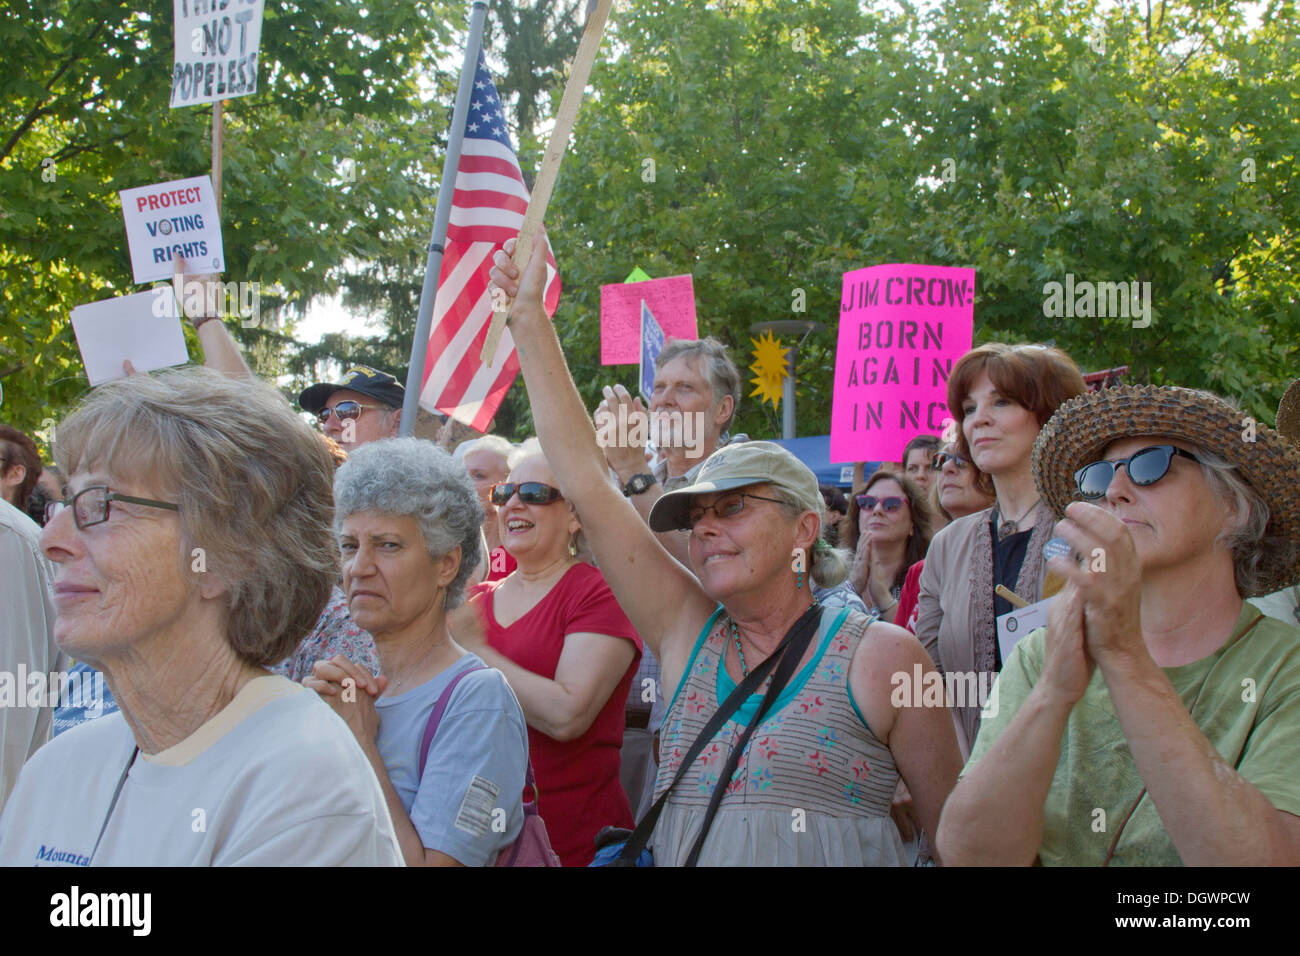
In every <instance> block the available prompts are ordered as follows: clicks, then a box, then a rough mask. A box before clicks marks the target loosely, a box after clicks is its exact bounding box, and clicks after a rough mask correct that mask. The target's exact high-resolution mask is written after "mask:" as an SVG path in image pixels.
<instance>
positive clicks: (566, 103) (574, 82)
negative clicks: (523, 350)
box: [479, 0, 613, 366]
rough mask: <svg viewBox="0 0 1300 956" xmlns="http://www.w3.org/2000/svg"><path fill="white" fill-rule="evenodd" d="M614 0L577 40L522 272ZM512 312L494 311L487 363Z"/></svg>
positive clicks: (523, 246)
mask: <svg viewBox="0 0 1300 956" xmlns="http://www.w3.org/2000/svg"><path fill="white" fill-rule="evenodd" d="M612 3H613V0H596V9H595V11H594V12H593V13H592V14H591V15H590V16H588V17H587V25H586V27H584V28H583V31H582V39H581V40H580V41H579V42H578V53H577V55H576V56H575V57H574V58H573V68H572V69H571V70H570V71H569V81H568V83H567V84H565V87H564V97H563V98H562V99H561V100H560V111H559V113H557V114H556V117H555V129H554V130H553V131H552V132H551V139H550V141H549V142H548V143H547V144H546V154H545V155H544V156H543V157H542V168H541V169H540V170H538V172H537V182H536V183H534V184H533V195H532V199H531V201H530V202H529V203H528V211H527V212H525V213H524V224H523V225H522V226H521V227H520V228H519V241H518V243H516V245H515V254H514V257H513V260H512V261H513V262H514V264H515V266H516V268H518V269H519V272H520V273H521V274H522V273H523V271H524V269H526V268H527V267H528V260H529V259H530V258H531V257H532V254H533V240H534V239H535V238H536V236H537V230H538V229H539V228H540V227H541V225H542V219H543V217H544V216H545V215H546V206H547V204H548V203H550V201H551V192H552V191H553V190H554V189H555V177H556V176H557V175H558V174H559V171H560V162H561V161H562V160H563V159H564V151H565V150H566V149H567V148H568V146H569V136H570V135H572V133H573V124H574V123H575V122H576V121H577V119H578V109H579V107H581V106H582V95H583V92H584V91H585V90H586V88H587V77H589V76H590V75H591V67H592V65H593V64H594V63H595V62H596V51H597V50H598V49H600V37H601V34H602V33H604V32H605V21H606V20H607V19H609V8H610V6H611V5H612ZM509 315H510V308H509V305H507V307H506V309H505V311H502V312H494V313H493V314H492V324H491V326H489V328H488V334H487V339H486V340H485V341H484V342H483V353H482V355H480V356H479V358H480V360H481V361H482V362H483V364H484V365H488V366H491V364H492V359H493V358H494V357H495V356H496V351H497V344H498V343H499V342H500V341H501V330H502V329H504V328H505V325H506V318H507V317H508V316H509Z"/></svg>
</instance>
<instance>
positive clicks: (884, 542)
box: [844, 471, 930, 621]
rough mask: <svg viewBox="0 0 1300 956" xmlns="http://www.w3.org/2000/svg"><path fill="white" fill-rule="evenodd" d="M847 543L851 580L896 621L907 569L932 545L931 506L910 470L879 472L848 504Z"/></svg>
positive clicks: (872, 607) (882, 614)
mask: <svg viewBox="0 0 1300 956" xmlns="http://www.w3.org/2000/svg"><path fill="white" fill-rule="evenodd" d="M844 546H845V547H846V548H850V549H852V551H853V552H854V560H853V569H852V571H851V572H850V573H849V580H850V581H852V582H853V587H854V589H855V590H856V591H857V592H858V593H859V594H860V595H862V599H863V600H864V601H865V602H866V604H867V607H868V609H869V613H871V614H874V615H875V616H877V617H879V618H880V619H881V620H883V621H893V620H894V616H895V614H896V613H897V610H898V602H899V597H900V595H901V594H902V591H903V581H904V579H905V578H906V577H907V569H908V568H910V567H911V566H912V565H914V564H915V563H916V562H918V561H920V560H921V559H922V558H924V557H925V549H926V548H928V547H929V546H930V509H929V506H928V505H927V504H926V502H925V496H924V493H923V492H922V491H921V489H920V488H919V487H918V486H917V485H915V484H914V483H913V482H912V479H910V478H908V477H906V476H905V475H901V474H895V473H893V472H888V471H877V472H875V473H874V474H873V475H872V476H871V477H870V478H868V479H867V483H866V484H865V485H863V486H862V490H861V491H860V492H858V493H857V494H855V495H854V496H853V500H852V502H851V503H850V505H849V514H848V523H847V534H846V536H845V540H844Z"/></svg>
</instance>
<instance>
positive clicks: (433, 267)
mask: <svg viewBox="0 0 1300 956" xmlns="http://www.w3.org/2000/svg"><path fill="white" fill-rule="evenodd" d="M487 9H488V5H487V2H486V0H475V2H474V8H473V10H471V11H470V15H469V39H468V40H467V41H466V43H465V65H464V66H462V67H461V70H460V86H459V87H458V88H457V90H456V107H455V109H454V110H452V114H451V136H449V137H448V139H447V157H446V159H445V160H444V161H443V164H442V184H441V185H440V186H439V187H438V205H437V208H436V209H435V210H434V214H433V238H432V239H431V240H429V257H428V259H427V260H426V261H425V265H424V287H423V288H422V289H421V290H420V310H419V312H418V313H417V314H416V319H415V339H414V340H413V341H412V342H411V367H410V368H409V369H408V370H407V373H406V399H405V400H404V401H403V403H402V421H401V424H400V425H399V427H398V434H399V435H401V436H403V437H410V436H411V435H414V434H415V419H416V417H417V416H418V415H419V413H420V411H419V409H420V389H421V388H422V387H423V386H424V363H425V360H426V359H427V358H428V352H429V327H430V326H431V325H432V324H433V304H434V300H435V299H437V297H438V275H439V273H441V271H442V252H443V248H444V246H445V244H446V242H447V223H448V222H450V221H451V202H452V196H453V195H454V194H455V192H456V174H457V172H458V170H459V169H460V150H461V145H462V142H463V140H464V139H465V123H466V117H467V114H468V113H469V101H470V97H471V96H472V95H473V93H474V74H475V73H476V72H477V70H478V54H479V50H480V49H481V48H482V46H483V24H484V21H486V19H487Z"/></svg>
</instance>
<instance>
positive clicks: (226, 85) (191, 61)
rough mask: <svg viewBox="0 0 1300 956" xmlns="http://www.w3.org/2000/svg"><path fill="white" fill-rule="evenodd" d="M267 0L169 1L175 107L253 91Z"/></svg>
mask: <svg viewBox="0 0 1300 956" xmlns="http://www.w3.org/2000/svg"><path fill="white" fill-rule="evenodd" d="M264 2H265V0H172V6H173V12H174V14H175V21H174V22H175V38H176V58H175V64H174V66H173V67H172V100H171V105H172V107H173V108H175V107H178V106H194V105H195V104H197V103H212V102H215V101H218V100H226V99H230V98H232V97H235V96H247V95H249V94H250V93H256V92H257V53H258V47H259V46H261V43H262V10H263V7H264Z"/></svg>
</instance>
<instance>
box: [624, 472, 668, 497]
mask: <svg viewBox="0 0 1300 956" xmlns="http://www.w3.org/2000/svg"><path fill="white" fill-rule="evenodd" d="M658 480H659V479H658V478H656V477H655V476H654V475H633V476H632V477H631V478H629V479H628V480H627V484H626V485H624V486H623V497H624V498H631V497H632V496H633V495H639V494H642V493H643V492H645V491H647V490H649V488H650V486H651V485H653V484H654V483H655V482H656V481H658Z"/></svg>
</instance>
